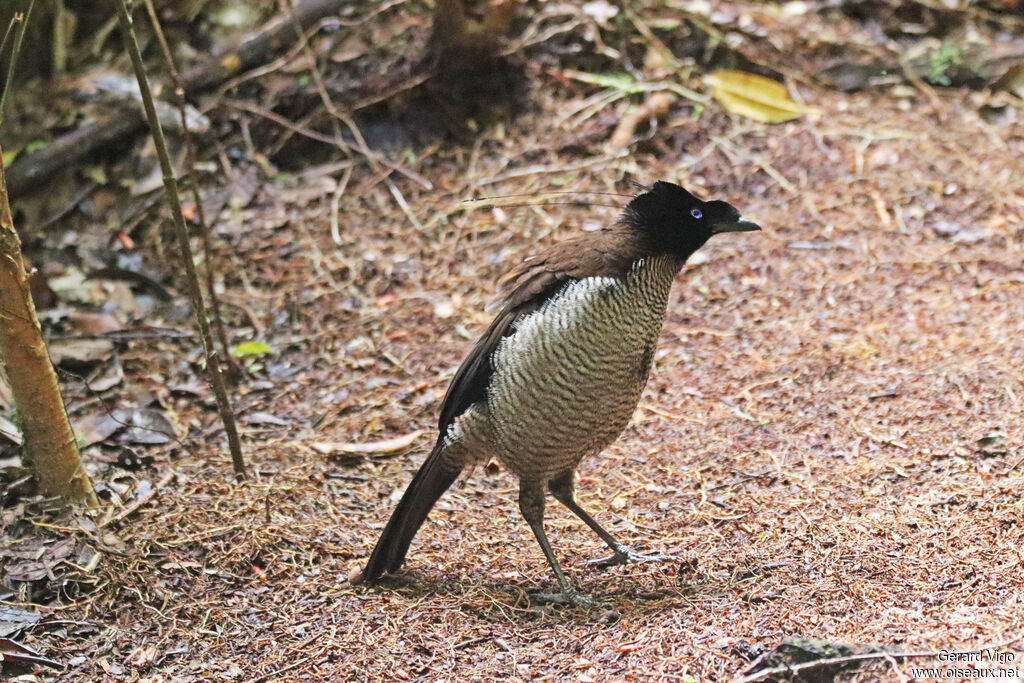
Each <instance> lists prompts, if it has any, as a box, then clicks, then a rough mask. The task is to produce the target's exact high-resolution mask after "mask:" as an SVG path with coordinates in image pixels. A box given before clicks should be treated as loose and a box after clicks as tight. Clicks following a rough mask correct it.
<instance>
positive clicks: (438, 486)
mask: <svg viewBox="0 0 1024 683" xmlns="http://www.w3.org/2000/svg"><path fill="white" fill-rule="evenodd" d="M462 468H463V463H461V462H457V461H456V459H455V458H453V457H452V456H451V454H450V453H448V454H446V453H445V449H444V444H443V439H438V442H437V445H435V446H434V450H433V451H431V453H430V455H429V456H427V459H426V461H425V462H424V463H423V466H422V467H420V470H419V472H417V473H416V476H415V477H413V479H412V482H411V483H410V484H409V487H408V488H407V489H406V490H405V493H404V494H403V495H402V499H401V500H400V501H399V502H398V507H396V508H395V511H394V512H393V513H391V519H390V520H389V521H388V525H387V526H386V527H384V531H383V532H382V533H381V535H380V538H379V539H378V540H377V545H376V547H375V548H374V549H373V553H372V554H371V555H370V559H369V561H368V562H367V563H366V567H365V568H364V569H363V572H362V576H361V577H360V578H361V579H363V580H365V581H369V582H373V581H375V580H376V579H378V578H380V577H381V575H383V574H387V573H388V572H393V571H395V570H397V569H398V568H399V567H401V566H402V563H403V562H404V561H405V554H406V553H407V552H408V551H409V544H411V543H412V539H413V537H414V536H416V532H417V531H418V530H419V528H420V526H421V525H422V524H423V521H424V520H425V519H426V518H427V514H428V513H429V512H430V510H431V508H433V507H434V503H436V502H437V499H438V498H440V497H441V494H442V493H444V492H445V491H447V490H448V488H449V487H450V486H451V485H452V484H453V483H454V482H455V480H456V479H457V478H458V476H459V473H460V472H461V471H462Z"/></svg>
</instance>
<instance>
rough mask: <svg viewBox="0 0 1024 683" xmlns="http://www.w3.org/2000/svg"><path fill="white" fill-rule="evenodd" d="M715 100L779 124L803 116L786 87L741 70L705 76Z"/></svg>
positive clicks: (718, 72)
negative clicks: (712, 90)
mask: <svg viewBox="0 0 1024 683" xmlns="http://www.w3.org/2000/svg"><path fill="white" fill-rule="evenodd" d="M708 82H709V83H710V84H711V87H712V88H714V96H715V99H716V100H718V101H719V102H721V103H722V106H723V107H725V108H726V109H727V110H729V111H731V112H732V113H733V114H739V115H740V116H746V117H747V118H750V119H754V120H755V121H763V122H765V123H781V122H783V121H790V120H792V119H797V118H800V117H801V116H803V115H804V113H805V111H804V108H803V107H801V106H800V105H799V104H797V103H796V102H794V101H793V99H792V98H791V97H790V96H789V92H787V91H786V86H784V85H783V84H781V83H779V82H777V81H773V80H771V79H770V78H765V77H764V76H758V75H757V74H748V73H746V72H744V71H724V70H719V71H715V72H714V73H712V74H711V75H710V76H709V77H708Z"/></svg>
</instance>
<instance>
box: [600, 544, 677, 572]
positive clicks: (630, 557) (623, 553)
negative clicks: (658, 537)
mask: <svg viewBox="0 0 1024 683" xmlns="http://www.w3.org/2000/svg"><path fill="white" fill-rule="evenodd" d="M677 559H679V558H678V557H676V556H675V555H663V554H661V553H653V554H651V555H645V554H643V553H637V552H634V551H632V550H630V549H629V548H620V549H619V550H616V551H615V554H614V555H611V556H609V557H605V558H603V559H600V560H593V561H591V562H589V563H588V564H589V565H590V566H592V567H599V568H602V569H603V568H605V567H614V566H616V565H620V564H635V563H638V562H668V561H670V560H677Z"/></svg>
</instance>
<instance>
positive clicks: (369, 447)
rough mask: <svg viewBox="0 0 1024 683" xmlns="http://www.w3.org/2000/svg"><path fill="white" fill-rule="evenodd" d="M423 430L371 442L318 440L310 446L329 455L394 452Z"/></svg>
mask: <svg viewBox="0 0 1024 683" xmlns="http://www.w3.org/2000/svg"><path fill="white" fill-rule="evenodd" d="M422 434H423V430H422V429H417V430H416V431H415V432H412V433H411V434H406V435H405V436H396V437H395V438H393V439H385V440H384V441H374V442H373V443H342V442H339V441H319V442H317V443H313V444H310V447H311V448H312V449H313V450H314V451H316V452H317V453H322V454H323V455H331V454H332V453H351V454H354V455H380V454H384V453H396V452H398V451H401V450H404V449H406V448H408V447H409V446H411V445H412V444H413V443H414V442H415V441H416V439H418V438H420V436H422Z"/></svg>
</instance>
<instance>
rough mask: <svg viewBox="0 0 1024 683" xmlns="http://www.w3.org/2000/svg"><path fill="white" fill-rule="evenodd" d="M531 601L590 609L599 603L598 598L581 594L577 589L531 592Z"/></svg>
mask: <svg viewBox="0 0 1024 683" xmlns="http://www.w3.org/2000/svg"><path fill="white" fill-rule="evenodd" d="M530 601H531V602H534V603H554V604H556V605H572V606H573V607H580V608H582V609H590V608H591V607H596V606H597V604H598V603H597V601H596V600H592V599H591V598H588V597H586V596H584V595H580V593H579V592H578V591H576V590H563V591H560V592H558V593H530Z"/></svg>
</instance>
